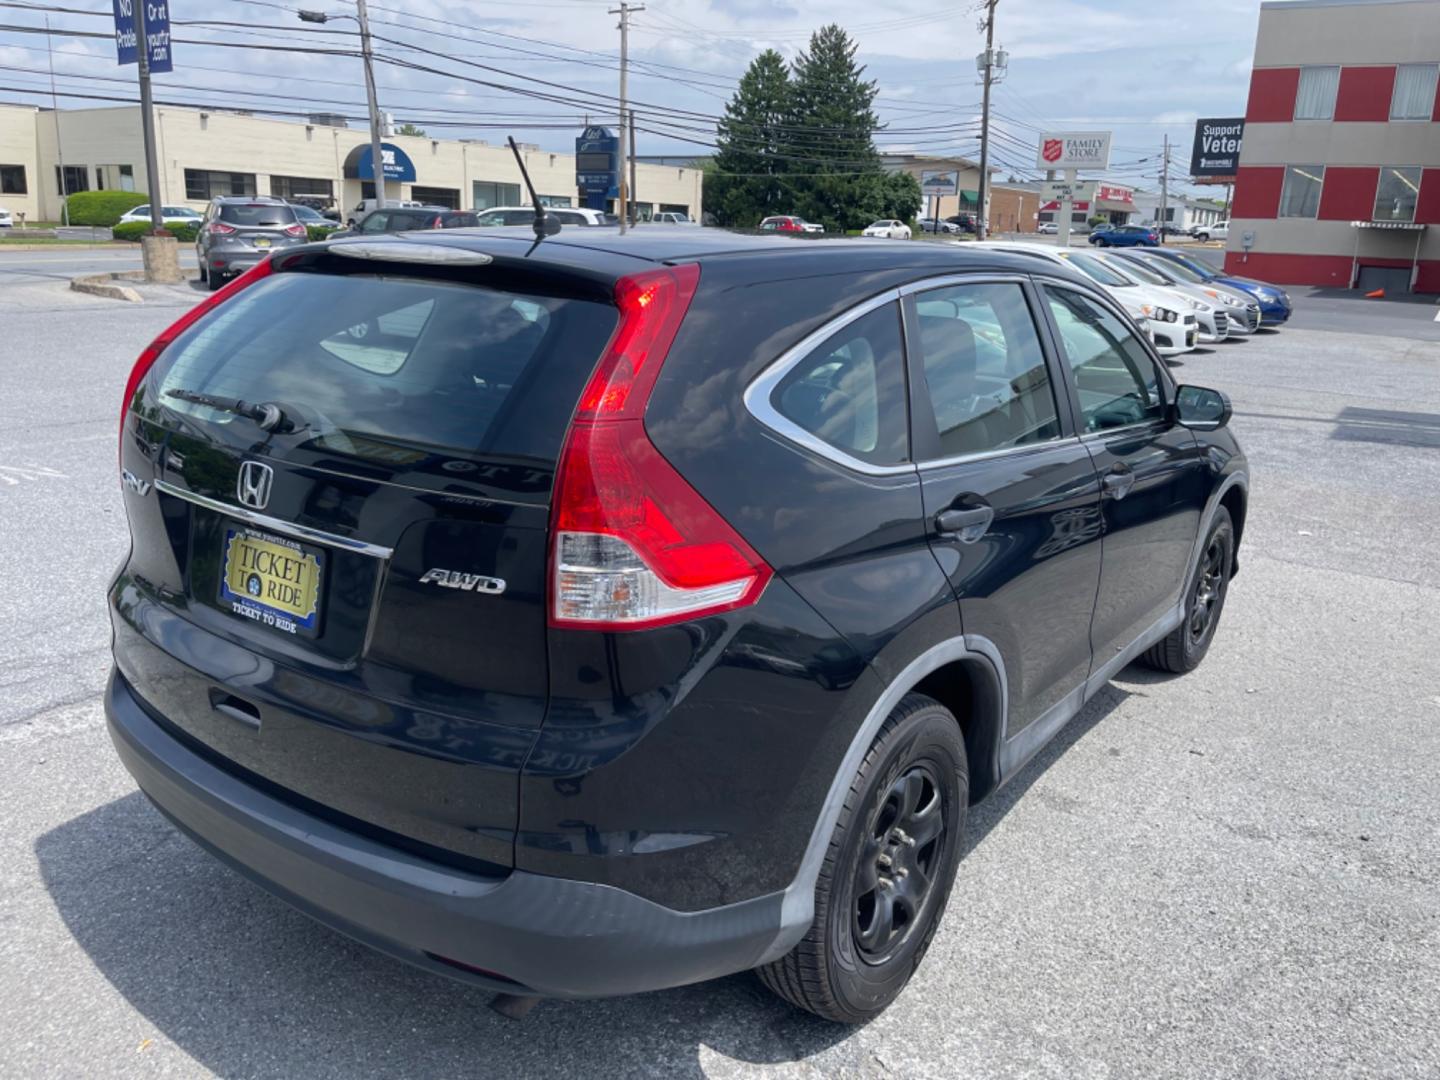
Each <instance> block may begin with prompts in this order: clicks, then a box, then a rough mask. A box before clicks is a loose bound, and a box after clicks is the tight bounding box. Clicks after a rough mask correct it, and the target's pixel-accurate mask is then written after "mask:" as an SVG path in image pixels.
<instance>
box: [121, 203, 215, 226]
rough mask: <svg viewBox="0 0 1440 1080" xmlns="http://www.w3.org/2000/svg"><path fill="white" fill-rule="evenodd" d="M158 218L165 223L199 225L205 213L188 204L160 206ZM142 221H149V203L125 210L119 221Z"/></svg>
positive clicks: (122, 222)
mask: <svg viewBox="0 0 1440 1080" xmlns="http://www.w3.org/2000/svg"><path fill="white" fill-rule="evenodd" d="M160 220H161V222H162V223H164V224H166V225H199V224H200V222H202V221H204V220H205V215H204V214H202V213H200V211H198V210H191V209H190V207H188V206H162V207H161V208H160ZM127 221H143V222H145V223H146V224H147V225H148V224H149V223H150V204H149V203H146V204H145V205H144V206H137V207H135V209H134V210H127V211H125V213H123V214H121V215H120V222H121V224H124V223H125V222H127Z"/></svg>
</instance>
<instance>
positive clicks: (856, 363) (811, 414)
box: [770, 303, 909, 465]
mask: <svg viewBox="0 0 1440 1080" xmlns="http://www.w3.org/2000/svg"><path fill="white" fill-rule="evenodd" d="M904 367H905V354H904V349H903V346H902V344H901V335H900V308H899V305H898V304H894V303H889V304H885V305H884V306H882V307H879V308H876V309H875V310H874V311H872V312H870V313H868V314H866V315H862V316H861V317H860V318H858V319H856V320H855V321H854V322H852V323H850V324H848V325H847V326H844V327H842V328H841V329H839V330H837V331H835V333H834V334H832V335H830V337H829V338H828V339H826V340H825V342H824V343H822V344H821V345H820V346H819V347H818V348H816V349H815V350H814V351H813V352H811V353H810V354H809V355H807V356H806V357H805V358H804V359H803V360H801V361H800V362H799V363H798V364H796V365H795V366H794V367H793V368H791V369H790V371H789V373H787V374H786V376H785V378H784V379H782V380H781V381H780V383H779V385H777V386H776V387H775V389H774V391H773V392H772V393H771V395H770V403H771V405H772V406H773V407H774V408H775V410H776V411H777V412H779V413H780V415H781V416H783V417H785V418H786V419H787V420H789V421H790V422H791V423H793V424H795V425H796V426H797V427H799V428H801V429H802V430H803V431H805V432H808V433H809V434H810V435H813V436H814V437H815V438H817V439H820V440H821V441H822V442H825V443H827V444H829V445H830V446H833V447H835V448H836V449H837V450H840V451H842V452H844V453H845V454H848V455H850V456H851V457H855V458H859V459H860V460H861V461H865V462H869V463H870V464H872V465H898V464H901V463H903V462H904V461H906V460H907V459H908V457H909V436H908V432H907V430H906V408H905V373H904Z"/></svg>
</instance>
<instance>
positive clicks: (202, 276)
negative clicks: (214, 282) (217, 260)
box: [200, 261, 210, 281]
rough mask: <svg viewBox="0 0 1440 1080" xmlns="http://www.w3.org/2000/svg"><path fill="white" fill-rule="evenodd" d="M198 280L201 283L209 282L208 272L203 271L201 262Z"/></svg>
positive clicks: (203, 264) (203, 265) (203, 266)
mask: <svg viewBox="0 0 1440 1080" xmlns="http://www.w3.org/2000/svg"><path fill="white" fill-rule="evenodd" d="M200 280H201V281H209V280H210V274H209V271H207V270H206V269H205V263H204V262H203V261H202V262H201V263H200Z"/></svg>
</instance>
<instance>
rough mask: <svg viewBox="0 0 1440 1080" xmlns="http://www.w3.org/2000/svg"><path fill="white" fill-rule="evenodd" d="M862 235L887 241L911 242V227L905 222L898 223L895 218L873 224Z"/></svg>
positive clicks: (884, 219) (883, 219)
mask: <svg viewBox="0 0 1440 1080" xmlns="http://www.w3.org/2000/svg"><path fill="white" fill-rule="evenodd" d="M860 235H861V236H879V237H883V238H884V239H886V240H909V239H910V226H909V225H906V224H905V223H904V222H903V221H896V220H895V219H894V218H882V219H881V220H880V221H876V222H872V223H871V224H870V226H869V227H868V228H867V229H865V231H864V232H862V233H861V234H860Z"/></svg>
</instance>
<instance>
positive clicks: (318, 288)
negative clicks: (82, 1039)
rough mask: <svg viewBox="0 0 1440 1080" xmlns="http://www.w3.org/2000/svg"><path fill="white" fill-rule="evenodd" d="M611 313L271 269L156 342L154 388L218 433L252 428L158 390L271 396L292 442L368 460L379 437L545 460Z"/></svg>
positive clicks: (422, 284) (239, 435) (579, 305)
mask: <svg viewBox="0 0 1440 1080" xmlns="http://www.w3.org/2000/svg"><path fill="white" fill-rule="evenodd" d="M615 321H616V312H615V309H614V308H613V307H611V306H610V305H608V304H604V303H600V302H596V301H590V300H578V299H570V298H559V297H553V296H528V295H522V294H519V293H515V292H508V291H502V290H498V289H487V288H479V287H476V286H471V285H458V284H447V283H441V282H434V281H424V280H416V279H405V278H403V277H384V278H381V277H371V276H365V275H349V276H330V275H323V274H316V273H283V274H276V275H273V276H272V277H269V278H266V279H264V280H262V281H260V282H257V283H256V284H255V285H253V286H251V287H250V288H249V289H247V290H245V291H244V292H242V293H240V294H238V295H237V296H236V297H235V298H234V299H232V300H231V301H229V302H228V303H226V304H225V305H223V306H222V307H220V308H217V309H216V310H215V312H214V313H213V314H211V315H209V316H206V317H205V318H204V319H202V320H201V321H200V322H199V323H197V324H196V326H195V327H194V328H192V329H191V330H189V331H187V332H186V334H184V335H182V337H181V338H180V339H179V340H178V341H177V342H176V343H175V345H172V346H171V348H170V349H167V350H166V352H165V354H164V355H163V356H162V357H161V361H160V363H158V364H157V365H156V367H157V376H158V380H159V381H158V388H157V391H156V393H157V395H158V399H159V402H160V403H161V404H163V405H164V407H165V409H167V410H170V411H172V412H175V413H180V414H183V415H185V416H187V417H189V418H191V419H193V420H199V421H203V422H204V423H205V424H206V425H210V426H211V430H213V431H214V432H215V433H216V435H217V436H224V434H225V432H226V431H227V429H232V428H233V429H234V431H235V434H234V435H233V436H228V438H229V439H230V440H236V439H246V440H253V439H254V438H255V437H256V435H257V431H256V429H255V428H254V426H253V424H252V423H251V422H250V421H249V420H245V419H242V418H240V417H237V416H234V415H232V414H230V413H226V412H220V411H217V410H214V409H211V408H209V407H207V406H204V405H198V404H194V403H190V402H186V401H183V400H180V399H177V398H175V397H173V396H170V395H169V394H168V391H171V390H191V391H195V392H198V393H202V394H207V395H211V396H217V397H226V398H239V399H242V400H244V401H251V402H276V403H279V404H280V405H281V406H282V407H283V408H284V409H285V410H286V412H287V414H293V415H295V416H296V417H298V418H299V420H300V424H301V425H303V426H302V428H301V430H300V431H299V432H298V435H299V437H300V439H301V444H302V445H308V446H310V447H312V448H314V449H318V450H323V451H325V452H326V453H331V454H339V455H347V454H348V455H354V456H358V457H367V456H369V457H373V456H376V455H375V454H374V453H373V452H372V449H371V448H373V447H375V446H377V445H388V446H392V447H403V448H416V449H420V450H425V451H430V452H433V453H435V454H439V455H442V456H446V457H455V456H459V455H482V456H487V455H494V454H500V455H504V456H506V457H507V458H516V457H519V458H531V459H539V460H542V461H544V462H546V463H549V462H553V460H554V457H555V455H556V454H557V453H558V452H559V447H560V442H561V440H562V439H563V436H564V432H565V427H566V425H567V424H568V423H569V419H570V414H571V413H572V412H573V411H574V408H575V402H576V400H577V399H578V398H579V395H580V391H581V389H582V387H583V385H584V381H585V379H586V378H587V376H588V375H589V373H590V370H591V369H592V368H593V367H594V364H595V361H596V360H597V359H598V357H599V355H600V353H601V351H602V350H603V348H604V346H605V343H606V341H607V340H609V336H610V333H611V331H612V330H613V329H614V326H615ZM151 385H156V384H155V382H154V377H152V380H151ZM242 429H243V430H242ZM292 437H294V436H292Z"/></svg>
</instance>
